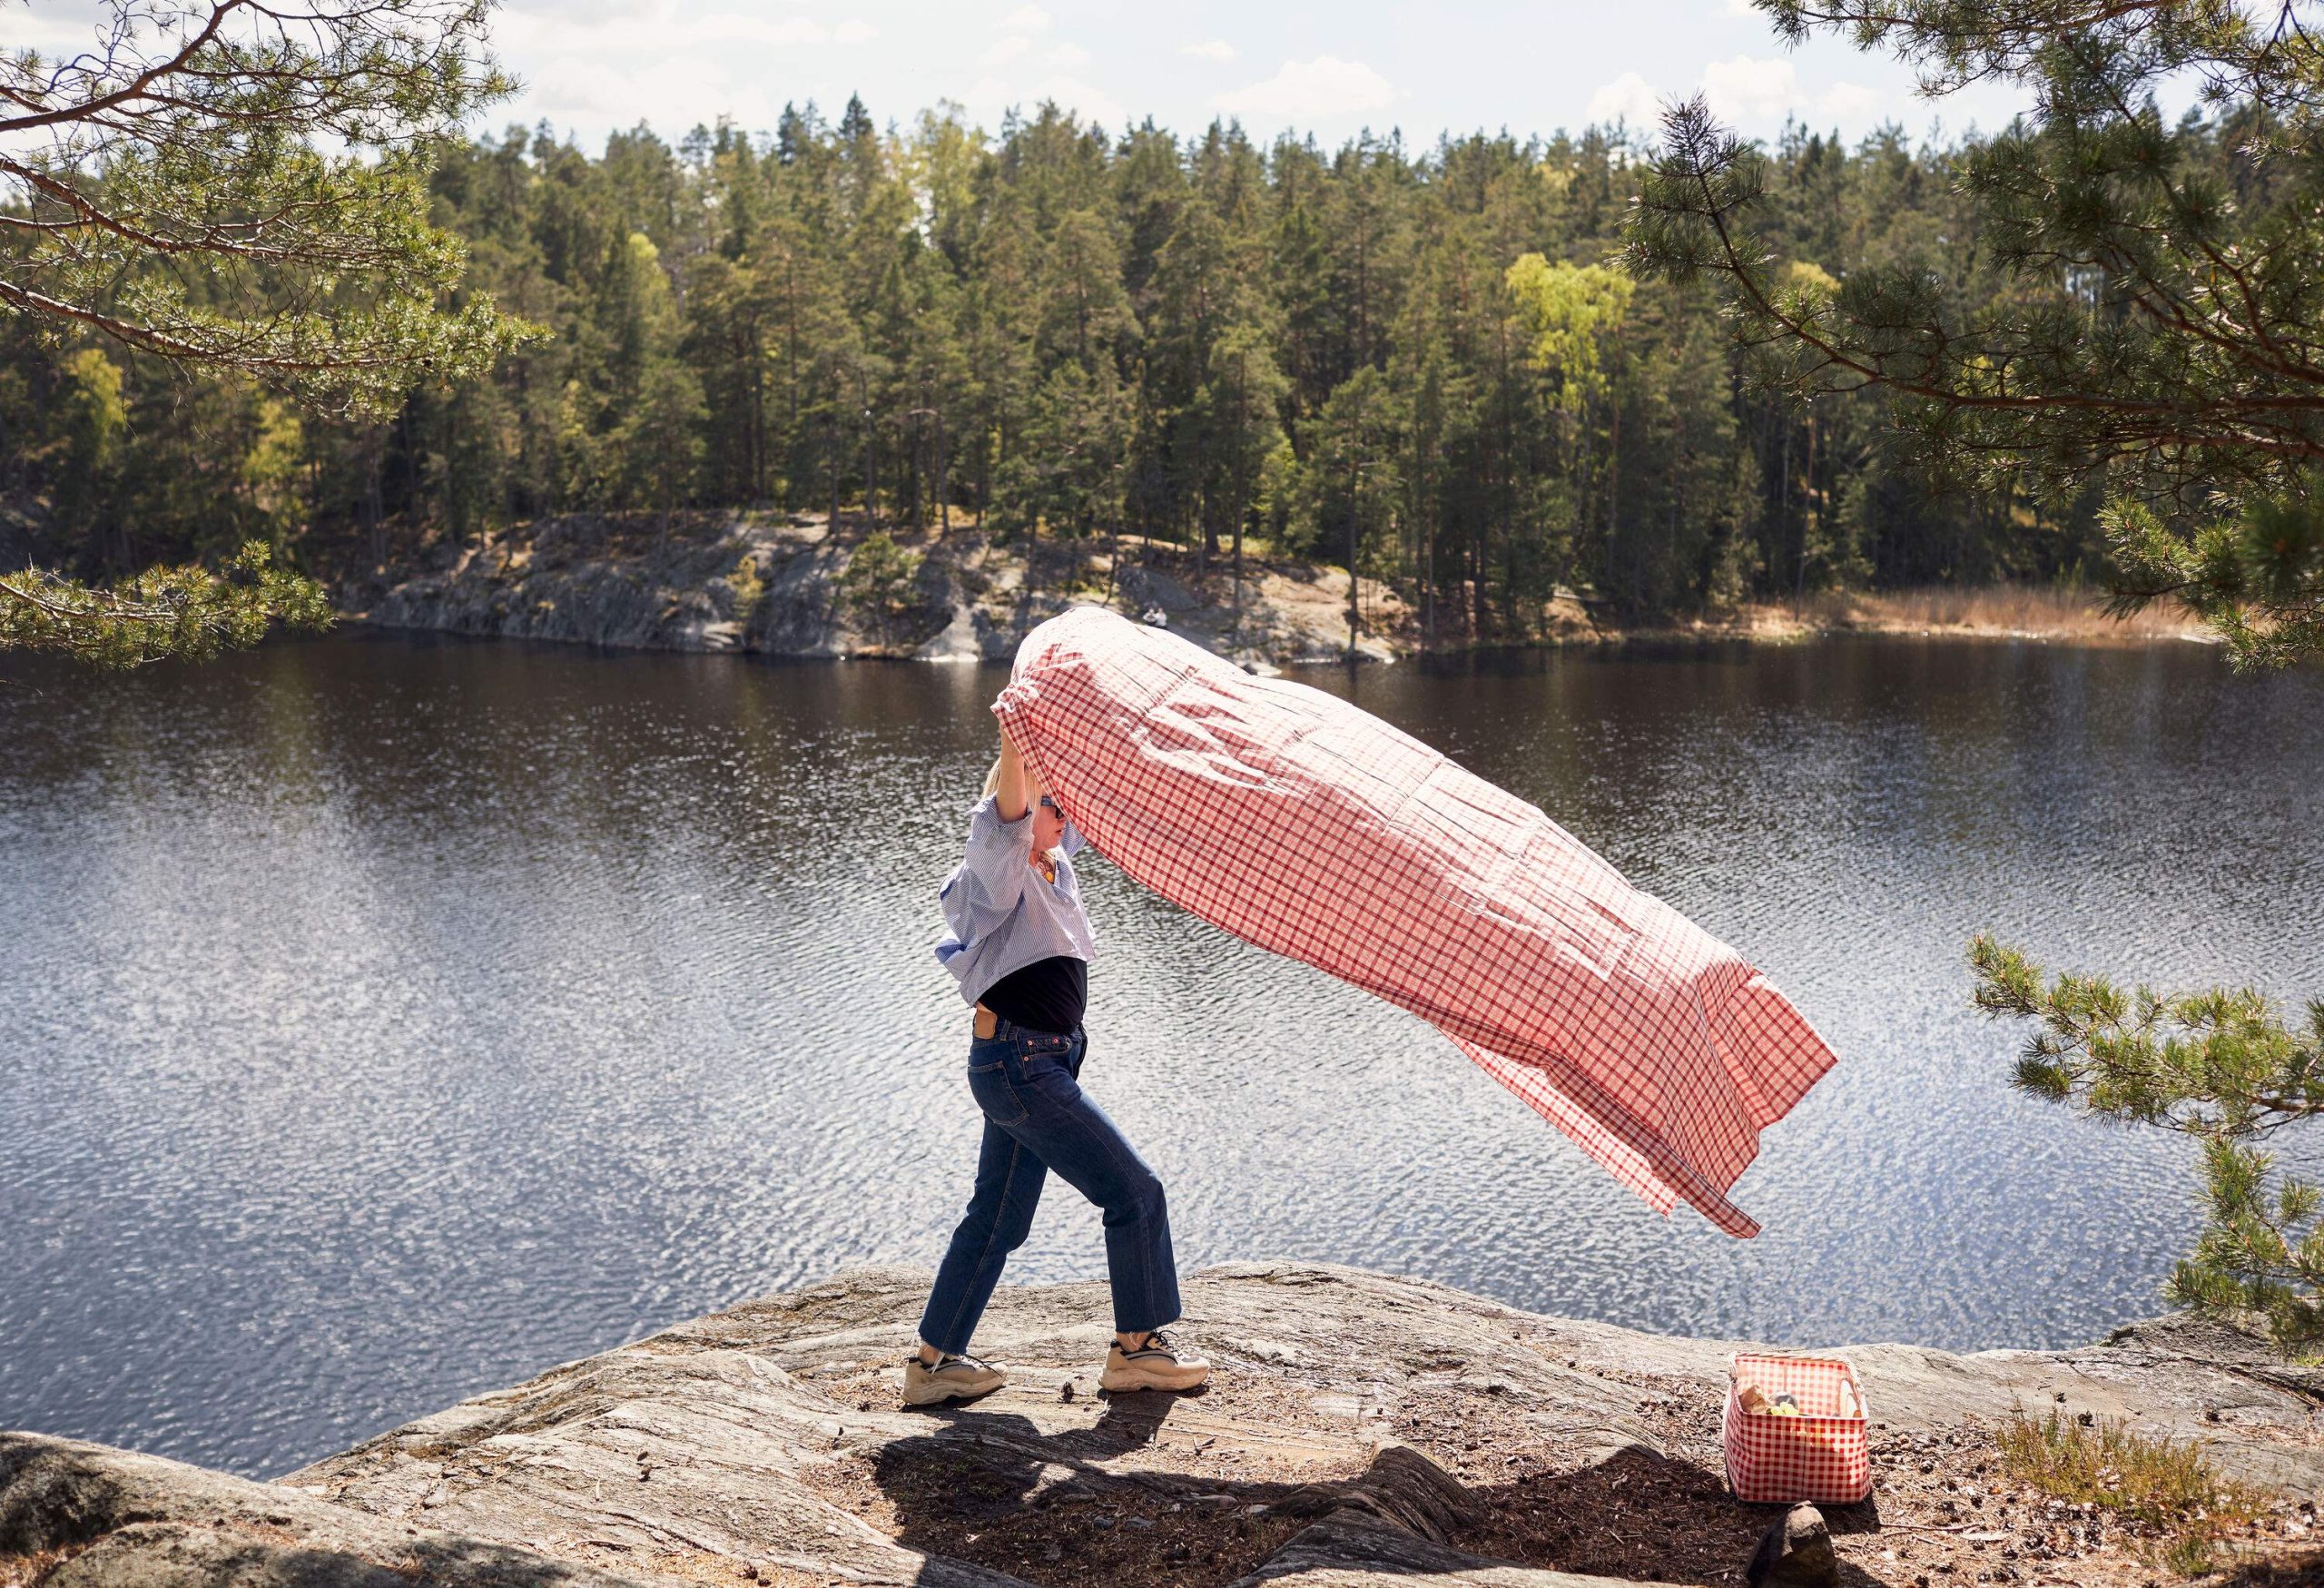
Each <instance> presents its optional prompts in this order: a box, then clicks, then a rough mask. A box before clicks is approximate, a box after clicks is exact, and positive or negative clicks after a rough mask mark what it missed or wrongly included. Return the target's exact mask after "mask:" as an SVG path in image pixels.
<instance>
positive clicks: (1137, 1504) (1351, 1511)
mask: <svg viewBox="0 0 2324 1588" xmlns="http://www.w3.org/2000/svg"><path fill="white" fill-rule="evenodd" d="M1175 1405H1176V1402H1175V1400H1174V1397H1171V1396H1166V1395H1160V1394H1147V1395H1137V1396H1114V1397H1112V1398H1111V1400H1110V1401H1109V1402H1108V1405H1107V1407H1106V1410H1105V1412H1104V1414H1103V1415H1101V1416H1100V1417H1099V1418H1098V1422H1097V1423H1096V1424H1094V1425H1091V1426H1088V1427H1085V1428H1074V1429H1068V1430H1064V1431H1053V1432H1044V1431H1043V1430H1042V1429H1040V1428H1039V1426H1037V1425H1035V1424H1034V1423H1033V1422H1032V1421H1031V1420H1030V1419H1029V1418H1028V1417H1026V1416H1024V1415H1020V1414H1018V1413H1014V1412H1009V1411H1003V1410H993V1411H980V1410H978V1409H977V1408H976V1407H974V1406H965V1407H948V1408H945V1409H943V1410H940V1411H936V1412H931V1414H929V1415H930V1419H931V1424H932V1425H933V1426H931V1431H930V1432H929V1433H928V1434H927V1435H923V1436H919V1437H913V1438H905V1439H900V1440H894V1441H891V1442H890V1443H889V1444H887V1445H883V1446H881V1448H880V1449H879V1450H878V1451H877V1452H875V1453H873V1455H872V1458H871V1463H870V1465H871V1469H872V1481H873V1484H875V1486H876V1487H877V1489H878V1491H879V1494H880V1495H881V1499H882V1500H883V1501H884V1504H885V1505H886V1506H887V1508H888V1510H889V1515H888V1516H887V1517H886V1518H885V1519H884V1520H885V1521H886V1523H887V1525H888V1530H889V1531H891V1533H892V1534H894V1535H895V1537H896V1538H897V1540H898V1542H899V1543H901V1544H905V1545H906V1546H908V1547H910V1548H911V1549H914V1550H918V1551H922V1552H925V1553H928V1554H930V1555H933V1556H940V1557H944V1558H946V1559H948V1560H950V1561H960V1562H966V1563H971V1564H973V1565H976V1566H980V1567H983V1568H985V1569H986V1570H989V1571H997V1572H1003V1573H1009V1575H1011V1576H1016V1577H1021V1578H1024V1579H1026V1580H1028V1581H1029V1582H1033V1583H1042V1584H1057V1585H1059V1588H1062V1585H1063V1584H1067V1583H1076V1584H1080V1583H1090V1582H1105V1583H1113V1584H1117V1585H1126V1584H1133V1583H1135V1584H1177V1583H1187V1584H1193V1583H1220V1582H1227V1581H1232V1580H1234V1579H1236V1578H1237V1577H1241V1576H1243V1575H1246V1574H1247V1573H1252V1572H1254V1571H1256V1570H1257V1569H1258V1568H1259V1567H1260V1566H1261V1565H1262V1564H1268V1565H1270V1566H1271V1567H1272V1568H1273V1570H1275V1571H1289V1570H1295V1569H1301V1568H1304V1567H1307V1566H1314V1567H1316V1568H1324V1569H1334V1570H1341V1571H1344V1570H1347V1569H1348V1568H1349V1567H1350V1566H1352V1565H1356V1564H1360V1565H1361V1566H1362V1568H1363V1569H1365V1570H1369V1571H1374V1572H1381V1573H1391V1574H1399V1575H1403V1574H1410V1575H1425V1574H1438V1575H1441V1574H1444V1573H1457V1572H1460V1571H1462V1570H1465V1569H1471V1568H1474V1567H1478V1566H1481V1565H1484V1564H1487V1563H1492V1562H1512V1563H1518V1564H1521V1565H1527V1566H1533V1567H1538V1568H1542V1569H1546V1570H1554V1571H1561V1572H1567V1573H1588V1574H1592V1575H1597V1576H1601V1577H1610V1578H1615V1579H1619V1580H1623V1581H1630V1582H1641V1583H1648V1582H1672V1581H1675V1582H1704V1581H1711V1580H1716V1579H1717V1578H1718V1576H1719V1575H1720V1574H1722V1573H1724V1574H1726V1575H1727V1576H1728V1578H1729V1579H1730V1580H1733V1581H1737V1582H1738V1583H1739V1581H1740V1579H1741V1576H1742V1568H1743V1566H1744V1564H1745V1563H1747V1562H1748V1561H1749V1560H1750V1558H1751V1555H1752V1551H1753V1549H1754V1548H1755V1546H1756V1545H1757V1544H1758V1542H1759V1539H1760V1536H1761V1534H1763V1533H1764V1532H1765V1531H1766V1529H1767V1527H1768V1524H1769V1522H1770V1521H1771V1520H1779V1519H1780V1518H1781V1517H1782V1516H1783V1514H1784V1510H1785V1508H1784V1507H1781V1506H1758V1505H1743V1504H1737V1503H1736V1502H1735V1501H1734V1500H1733V1499H1732V1498H1731V1497H1730V1496H1729V1495H1728V1494H1727V1493H1726V1491H1725V1489H1724V1488H1723V1486H1722V1485H1721V1484H1719V1483H1718V1479H1717V1478H1715V1477H1714V1476H1712V1475H1709V1474H1708V1473H1706V1472H1704V1471H1703V1470H1702V1469H1701V1468H1699V1467H1698V1466H1695V1465H1691V1464H1689V1463H1687V1462H1683V1461H1679V1460H1674V1459H1672V1458H1670V1457H1668V1456H1665V1455H1660V1454H1659V1453H1657V1452H1654V1451H1652V1450H1649V1449H1648V1448H1646V1447H1644V1446H1638V1445H1633V1446H1630V1447H1629V1448H1626V1449H1623V1450H1620V1451H1619V1452H1617V1453H1616V1454H1614V1455H1611V1456H1610V1457H1609V1458H1607V1459H1606V1460H1604V1461H1602V1462H1600V1463H1598V1464H1597V1465H1590V1466H1584V1467H1579V1468H1574V1469H1571V1470H1565V1471H1557V1472H1546V1473H1542V1474H1540V1475H1534V1476H1531V1477H1521V1478H1518V1479H1515V1480H1512V1481H1508V1482H1502V1483H1495V1484H1480V1485H1477V1486H1473V1487H1472V1486H1471V1485H1469V1484H1463V1483H1462V1482H1461V1481H1460V1480H1459V1479H1457V1478H1455V1477H1453V1476H1452V1475H1450V1474H1448V1473H1447V1472H1445V1471H1444V1469H1443V1468H1442V1467H1440V1466H1439V1465H1436V1463H1435V1462H1433V1461H1432V1460H1431V1459H1429V1458H1428V1457H1427V1456H1426V1455H1422V1454H1421V1453H1420V1452H1419V1451H1418V1450H1415V1449H1413V1448H1412V1447H1410V1446H1407V1445H1387V1446H1386V1447H1384V1448H1382V1449H1380V1450H1378V1451H1376V1452H1375V1453H1374V1455H1372V1456H1371V1458H1370V1459H1369V1461H1368V1462H1367V1463H1366V1465H1364V1469H1363V1470H1362V1471H1361V1472H1358V1473H1354V1474H1348V1475H1336V1476H1329V1477H1324V1478H1319V1479H1316V1480H1314V1481H1310V1482H1304V1483H1303V1482H1282V1481H1265V1480H1254V1479H1239V1478H1234V1477H1229V1476H1221V1475H1217V1474H1216V1472H1215V1471H1202V1472H1195V1471H1187V1470H1183V1469H1182V1468H1181V1467H1180V1466H1179V1465H1177V1464H1176V1463H1174V1461H1173V1459H1172V1458H1173V1457H1174V1456H1175V1455H1177V1453H1178V1451H1179V1450H1180V1449H1181V1446H1179V1445H1177V1444H1175V1443H1174V1444H1171V1445H1167V1447H1166V1446H1165V1445H1163V1435H1165V1433H1166V1431H1167V1426H1168V1420H1169V1417H1170V1415H1171V1413H1172V1410H1173V1408H1174V1406H1175ZM1142 1453H1143V1454H1142ZM1186 1465H1194V1464H1193V1463H1187V1464H1186ZM1827 1517H1828V1519H1829V1523H1830V1526H1831V1529H1832V1531H1833V1532H1835V1533H1849V1532H1858V1533H1860V1532H1867V1531H1877V1529H1878V1527H1879V1517H1878V1514H1877V1511H1876V1507H1875V1506H1873V1505H1872V1504H1864V1505H1858V1506H1845V1507H1833V1508H1831V1509H1829V1510H1828V1511H1827ZM1831 1580H1832V1581H1835V1582H1837V1583H1840V1584H1844V1585H1846V1588H1870V1585H1871V1584H1873V1583H1875V1582H1876V1579H1875V1578H1873V1577H1871V1576H1868V1575H1866V1573H1863V1572H1861V1571H1859V1570H1857V1569H1856V1568H1855V1567H1853V1566H1849V1565H1846V1563H1841V1564H1840V1565H1839V1567H1838V1574H1837V1577H1836V1578H1834V1579H1831Z"/></svg>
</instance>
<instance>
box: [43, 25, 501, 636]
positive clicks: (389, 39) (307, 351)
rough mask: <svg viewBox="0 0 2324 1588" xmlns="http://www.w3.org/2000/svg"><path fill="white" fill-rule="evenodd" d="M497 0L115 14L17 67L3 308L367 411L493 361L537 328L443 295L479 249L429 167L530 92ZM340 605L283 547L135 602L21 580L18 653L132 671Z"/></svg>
mask: <svg viewBox="0 0 2324 1588" xmlns="http://www.w3.org/2000/svg"><path fill="white" fill-rule="evenodd" d="M486 10H487V7H486V5H484V4H483V0H363V3H362V4H346V3H342V0H311V3H309V4H303V5H291V6H289V7H288V8H283V7H273V8H270V9H266V10H262V11H261V10H256V9H253V8H252V7H251V6H249V5H244V4H241V0H210V3H208V4H195V5H187V6H150V5H143V4H141V3H139V0H106V3H105V5H103V7H102V11H103V15H104V20H103V21H101V22H100V23H99V24H98V25H96V26H95V27H94V29H93V33H92V38H93V45H94V47H93V48H91V49H89V50H87V51H84V52H82V53H80V54H76V55H74V56H73V57H72V58H70V59H66V60H57V61H50V60H44V58H42V57H41V56H40V55H39V54H37V53H34V52H27V51H19V52H15V53H12V54H6V55H5V56H0V102H5V104H6V105H7V107H8V108H7V109H6V111H5V112H4V113H0V145H5V153H0V184H5V187H6V188H7V189H9V190H11V191H12V192H13V193H14V195H15V197H14V198H12V199H11V200H10V202H8V203H7V204H6V206H5V212H6V214H7V215H8V216H9V218H10V221H11V222H12V223H11V224H9V225H8V226H7V227H6V228H5V233H0V236H5V241H0V308H5V311H7V312H8V313H9V314H10V315H12V316H25V317H29V318H30V319H32V320H33V321H35V322H36V323H39V324H41V325H43V326H44V328H45V329H46V330H48V331H49V332H50V333H51V334H52V335H55V336H63V335H65V334H87V333H94V334H95V335H98V336H101V337H103V338H105V339H108V340H110V341H112V342H113V343H114V344H115V345H117V346H118V347H121V348H124V349H130V350H136V351H138V352H141V353H143V354H145V355H147V356H149V357H152V358H154V359H158V360H165V361H167V362H169V363H172V364H175V365H178V366H181V367H182V368H185V369H188V370H198V371H202V372H205V373H208V374H211V375H213V376H233V377H246V378H251V379H255V380H262V381H265V382H268V383H270V384H271V385H273V386H275V387H277V388H279V389H281V390H285V391H289V392H293V393H296V394H297V395H299V396H300V397H301V398H303V399H306V400H308V401H310V402H313V403H316V404H319V405H324V406H330V407H335V408H338V409H341V410H343V411H347V412H350V413H356V414H363V415H374V416H376V415H378V414H380V413H382V412H385V411H389V410H390V409H392V408H393V406H394V405H395V404H396V403H397V402H398V401H399V399H400V398H401V396H402V393H403V392H404V391H405V390H406V389H408V388H409V386H410V385H411V383H412V382H413V381H414V380H420V379H428V380H457V379H460V378H464V377H468V376H473V375H476V374H478V373H480V372H482V371H483V370H486V369H487V368H489V366H490V364H491V362H492V360H494V359H495V358H496V357H497V355H499V354H500V353H502V352H505V351H507V350H508V349H509V348H511V347H512V346H514V345H516V344H517V342H518V341H520V340H523V339H524V338H525V337H526V336H527V334H528V333H529V328H527V326H525V325H524V323H523V322H521V321H513V320H510V319H508V318H507V317H505V316H503V315H502V314H501V313H500V312H499V311H497V308H496V307H495V305H494V303H493V301H492V300H491V299H490V298H488V297H486V296H482V295H471V296H469V297H468V299H467V300H466V301H464V302H460V303H458V305H457V306H455V307H453V308H451V309H449V310H446V309H444V308H441V307H439V306H438V301H439V300H440V299H441V298H443V297H445V296H446V295H448V294H450V293H451V292H452V291H454V289H455V288H456V287H457V286H458V282H459V280H460V274H461V267H462V262H463V257H464V250H463V249H462V247H461V245H460V242H459V241H458V239H457V238H455V237H453V236H452V235H450V234H449V233H448V232H443V231H441V230H439V229H438V228H437V227H436V226H434V225H433V224H432V223H431V222H430V219H429V216H428V191H427V178H428V166H429V162H430V160H431V158H432V156H433V153H434V151H435V149H436V147H437V145H438V141H439V140H440V139H441V138H442V137H444V136H445V135H447V134H448V133H453V132H455V131H456V130H457V129H458V126H459V124H460V123H461V122H462V121H463V120H465V119H466V118H467V117H468V115H469V114H470V113H473V112H474V111H475V110H476V109H477V108H478V107H479V106H481V105H483V104H487V103H489V102H490V101H491V100H492V99H494V98H495V97H497V96H498V95H499V94H504V93H506V92H507V89H508V87H509V84H508V80H507V78H505V77H504V76H503V75H502V74H500V73H499V71H498V70H497V67H495V66H494V64H493V63H492V60H491V57H490V56H489V54H487V52H486V50H485V48H484V28H485V15H486ZM74 356H75V357H76V358H77V357H79V356H80V355H78V354H76V355H74ZM82 368H84V369H88V370H93V369H94V367H93V366H86V365H85V364H84V365H83V366H82ZM327 611H328V608H327V607H326V606H325V604H324V602H323V600H322V598H321V595H320V590H319V589H317V588H316V587H313V586H311V585H309V584H306V583H304V582H302V581H300V580H299V579H298V578H297V577H295V576H292V575H291V574H290V573H288V572H287V571H286V570H284V569H283V568H281V567H279V566H278V565H277V564H276V562H275V560H274V558H273V557H271V555H267V556H253V555H244V556H241V557H236V558H234V559H233V560H232V561H231V562H230V563H229V564H228V565H227V567H225V568H224V569H222V570H221V571H220V572H218V573H216V574H211V575H197V574H195V573H192V572H190V571H188V570H184V569H164V570H156V572H155V573H154V574H153V575H152V576H150V577H144V578H141V579H136V580H133V581H131V582H130V583H129V584H127V585H125V586H123V587H120V588H119V589H116V590H114V591H112V592H107V591H104V590H101V589H93V588H91V587H86V586H84V585H82V584H80V583H78V582H77V581H74V580H72V579H69V578H65V577H62V576H59V575H55V574H51V573H39V572H35V573H31V574H28V575H26V576H25V577H22V578H19V579H15V580H12V581H8V582H5V583H0V645H6V646H40V647H44V648H56V649H61V650H64V651H66V652H68V653H70V654H72V655H74V656H83V657H86V658H89V659H92V660H95V661H100V662H104V663H112V664H123V663H129V662H134V661H142V660H147V659H151V658H153V657H155V656H167V655H181V654H206V653H207V652H209V651H212V650H214V649H215V648H216V647H217V646H220V645H222V644H226V643H242V642H244V641H246V640H247V639H248V638H251V637H255V636H257V635H259V634H261V633H263V632H264V630H265V628H266V624H267V618H268V617H269V616H274V617H279V618H281V619H282V620H284V621H291V620H294V619H295V620H297V621H300V622H319V621H321V620H322V619H323V617H324V616H325V615H326V614H327Z"/></svg>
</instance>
